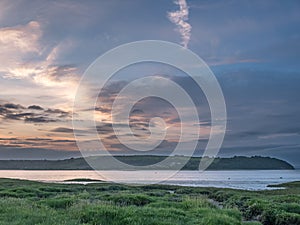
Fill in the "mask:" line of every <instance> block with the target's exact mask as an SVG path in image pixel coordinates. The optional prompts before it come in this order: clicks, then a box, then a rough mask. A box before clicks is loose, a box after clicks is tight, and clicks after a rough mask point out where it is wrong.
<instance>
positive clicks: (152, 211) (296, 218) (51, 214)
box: [0, 179, 300, 225]
mask: <svg viewBox="0 0 300 225" xmlns="http://www.w3.org/2000/svg"><path fill="white" fill-rule="evenodd" d="M285 186H286V189H284V190H272V191H259V192H250V191H240V190H230V189H217V188H192V187H178V186H165V185H152V186H136V187H135V186H124V185H119V184H111V183H98V184H88V185H80V184H46V183H39V182H32V181H21V180H10V179H0V224H3V225H4V224H5V225H7V224H22V225H26V224H32V225H33V224H51V225H52V224H66V225H67V224H70V225H71V224H72V225H76V224H86V225H87V224H90V225H92V224H93V225H95V224H99V225H100V224H103V225H110V224H111V225H127V224H128V225H144V224H145V225H150V224H151V225H174V224H184V225H194V224H195V225H196V224H199V225H201V224H203V225H204V224H205V225H207V224H208V225H210V224H212V225H214V224H216V225H227V224H228V225H235V224H236V225H241V224H252V225H254V224H266V225H271V224H272V225H283V224H289V225H293V224H294V225H295V224H300V215H299V214H300V205H299V204H300V183H299V182H298V183H293V184H292V185H285Z"/></svg>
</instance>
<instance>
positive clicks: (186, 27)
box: [168, 0, 192, 48]
mask: <svg viewBox="0 0 300 225" xmlns="http://www.w3.org/2000/svg"><path fill="white" fill-rule="evenodd" d="M175 4H177V5H179V10H178V11H175V12H168V18H169V20H170V21H171V22H172V23H174V24H175V25H176V26H177V31H178V32H179V33H180V35H181V38H182V42H181V44H182V45H183V46H184V47H185V48H187V46H188V43H189V41H190V39H191V30H192V26H191V25H190V24H189V23H188V22H187V21H188V19H189V7H188V5H187V3H186V0H177V1H175Z"/></svg>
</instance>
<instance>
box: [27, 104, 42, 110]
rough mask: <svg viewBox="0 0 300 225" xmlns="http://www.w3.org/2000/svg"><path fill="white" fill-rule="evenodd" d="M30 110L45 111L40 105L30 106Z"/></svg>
mask: <svg viewBox="0 0 300 225" xmlns="http://www.w3.org/2000/svg"><path fill="white" fill-rule="evenodd" d="M28 109H33V110H44V109H43V108H42V107H41V106H39V105H30V106H28Z"/></svg>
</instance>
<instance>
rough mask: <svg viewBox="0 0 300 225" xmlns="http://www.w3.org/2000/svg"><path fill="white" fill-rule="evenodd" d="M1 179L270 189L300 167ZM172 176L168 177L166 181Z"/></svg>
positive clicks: (299, 176)
mask: <svg viewBox="0 0 300 225" xmlns="http://www.w3.org/2000/svg"><path fill="white" fill-rule="evenodd" d="M0 177H1V178H17V179H26V180H36V181H44V182H63V181H64V180H70V179H75V178H89V179H101V180H106V181H112V180H113V181H117V182H122V183H138V184H151V183H158V182H160V181H161V180H164V181H163V182H160V183H163V184H172V185H182V186H198V187H225V188H235V189H247V190H262V189H267V185H268V184H278V183H284V182H290V181H296V180H300V170H250V171H249V170H239V171H205V172H199V171H181V172H179V173H176V174H174V172H172V171H142V172H141V171H98V172H95V171H78V170H77V171H74V170H67V171H61V170H60V171H53V170H51V171H49V170H38V171H36V170H35V171H30V170H0ZM166 178H168V179H167V180H165V179H166Z"/></svg>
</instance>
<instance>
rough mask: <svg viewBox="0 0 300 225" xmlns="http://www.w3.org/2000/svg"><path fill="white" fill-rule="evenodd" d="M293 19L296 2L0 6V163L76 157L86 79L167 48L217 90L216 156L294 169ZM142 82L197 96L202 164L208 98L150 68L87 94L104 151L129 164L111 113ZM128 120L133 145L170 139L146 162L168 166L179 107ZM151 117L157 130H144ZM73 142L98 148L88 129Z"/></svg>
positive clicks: (143, 105)
mask: <svg viewBox="0 0 300 225" xmlns="http://www.w3.org/2000/svg"><path fill="white" fill-rule="evenodd" d="M299 12H300V3H299V1H292V0H291V1H198V0H187V1H184V0H180V1H178V2H174V1H172V0H161V1H150V0H126V1H121V0H110V1H106V0H101V1H92V0H88V1H35V0H32V1H29V0H28V1H25V0H16V1H9V0H1V1H0V62H1V64H0V90H1V91H0V121H1V123H0V158H1V159H59V158H68V157H79V156H80V152H79V151H78V147H77V145H76V141H75V138H74V134H73V126H72V112H73V103H74V98H75V96H76V91H77V87H78V84H79V81H80V79H81V77H82V76H83V74H84V71H85V70H86V69H87V68H88V67H89V65H90V64H91V63H93V61H94V60H95V59H96V58H97V57H99V56H101V55H102V54H104V53H105V52H107V51H109V50H110V49H112V48H114V47H117V46H119V45H121V44H126V43H129V42H133V41H140V40H163V41H169V42H173V43H177V44H180V45H182V46H183V47H184V48H188V49H190V50H192V51H193V52H195V53H196V54H197V55H199V56H200V57H201V58H202V59H203V60H204V61H205V62H206V63H207V64H208V66H209V67H210V69H211V70H212V71H213V72H214V74H215V76H216V78H217V80H218V82H219V84H220V86H221V88H222V90H223V94H224V98H225V102H226V109H227V130H226V135H225V138H224V142H223V145H222V148H221V150H220V152H219V156H225V157H229V156H233V155H246V156H252V155H263V156H272V157H278V158H281V159H285V160H288V161H289V162H291V163H292V164H293V165H295V166H297V167H300V117H299V115H300V105H299V102H300V88H299V86H300V74H299V71H300V29H299V27H300V13H299ZM143 76H145V77H146V76H150V77H151V78H152V79H153V82H154V83H155V84H157V85H163V82H160V80H163V78H168V79H170V80H172V81H174V82H176V83H177V84H179V85H181V86H182V87H184V88H185V89H186V90H187V93H188V94H189V95H190V96H192V99H193V101H194V102H195V105H196V106H197V110H198V112H199V118H200V119H199V125H200V128H199V126H192V125H191V129H192V128H193V127H194V129H200V138H199V140H198V147H197V151H196V153H195V154H201V152H202V151H203V149H204V148H205V146H206V144H207V139H208V136H209V133H210V130H211V123H210V119H211V118H210V112H209V107H208V104H207V101H206V100H205V95H204V94H203V93H202V92H201V90H199V88H198V87H197V86H195V84H194V83H193V81H192V80H191V79H190V78H189V77H188V76H187V75H186V74H185V73H184V72H182V71H180V70H178V69H177V68H174V67H172V66H169V65H163V64H159V63H152V62H149V63H147V62H145V63H141V64H140V65H132V66H129V67H127V68H123V69H121V70H120V71H118V72H117V73H116V74H115V75H114V77H113V78H112V79H111V80H110V81H109V82H108V83H107V84H106V85H105V88H104V89H102V90H101V92H100V93H99V90H97V87H94V86H92V85H91V84H86V86H85V89H86V91H87V92H88V93H89V95H90V96H95V95H99V102H98V104H97V105H96V108H95V112H94V113H95V118H96V124H97V131H98V134H99V137H100V138H101V140H102V141H103V143H104V144H105V146H106V148H108V149H109V150H110V151H111V152H115V153H116V154H126V153H128V154H134V151H132V150H130V149H128V148H127V147H124V146H123V145H122V144H121V143H120V141H119V140H118V137H116V135H115V133H114V131H113V129H112V117H111V114H110V110H111V107H112V103H113V101H114V100H115V99H116V96H117V93H118V92H120V91H121V90H122V88H124V87H125V86H126V85H127V84H129V83H130V82H131V81H133V80H135V79H137V78H138V77H143ZM138 87H141V86H139V85H138V84H137V88H138ZM162 88H166V87H162ZM85 110H87V111H88V110H92V109H91V108H89V107H87V108H86V109H85ZM187 111H188V110H187ZM131 112H132V113H131V116H130V125H131V129H132V130H133V133H135V132H136V136H137V137H139V138H147V137H148V136H149V126H150V128H151V126H152V127H154V128H157V127H158V128H159V127H160V126H167V127H168V129H167V131H168V132H167V134H166V137H165V140H164V141H163V142H161V144H160V145H159V146H158V147H157V148H155V149H154V150H153V151H151V152H150V153H151V154H170V152H171V151H172V148H174V146H175V145H176V144H177V143H178V142H179V133H178V132H179V131H180V126H181V125H182V124H181V125H180V121H179V120H178V115H177V113H176V110H175V109H174V107H173V106H172V105H170V104H169V103H168V102H167V101H164V100H162V99H158V98H146V99H143V100H141V101H139V102H138V103H137V104H136V105H135V106H134V108H133V110H132V111H131ZM153 117H161V118H163V120H164V122H162V121H154V122H153V121H152V123H153V124H151V122H150V124H149V121H151V118H153ZM75 119H76V115H75ZM86 119H87V118H86ZM161 123H163V124H161ZM123 125H124V124H120V126H119V129H120V130H119V131H120V132H121V133H122V132H123V130H122V129H123V128H122V127H123ZM77 132H78V133H82V135H84V134H85V136H86V138H87V140H86V141H91V142H93V140H92V138H91V137H90V138H89V135H88V134H89V132H90V128H89V127H82V129H80V130H78V131H77ZM191 133H192V132H191ZM126 135H127V134H126V133H124V132H123V133H122V134H121V136H126ZM192 138H193V136H192V134H191V139H192Z"/></svg>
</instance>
